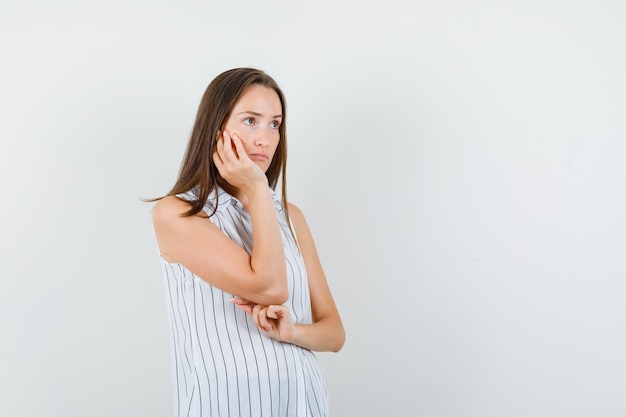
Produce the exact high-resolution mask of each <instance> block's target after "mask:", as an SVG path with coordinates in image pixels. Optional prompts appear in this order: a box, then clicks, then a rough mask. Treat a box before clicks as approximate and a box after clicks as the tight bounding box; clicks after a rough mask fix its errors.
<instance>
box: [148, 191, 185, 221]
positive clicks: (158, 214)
mask: <svg viewBox="0 0 626 417" xmlns="http://www.w3.org/2000/svg"><path fill="white" fill-rule="evenodd" d="M189 208H190V205H189V203H188V202H187V201H185V200H183V199H182V198H180V197H177V196H173V195H168V196H165V197H163V198H162V199H160V200H159V201H157V202H156V204H155V205H154V208H153V209H152V219H153V221H155V222H163V221H167V220H171V219H175V218H179V217H181V216H182V215H184V214H185V213H186V212H188V211H189Z"/></svg>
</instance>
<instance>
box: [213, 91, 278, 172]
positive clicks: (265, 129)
mask: <svg viewBox="0 0 626 417" xmlns="http://www.w3.org/2000/svg"><path fill="white" fill-rule="evenodd" d="M282 121H283V109H282V106H281V104H280V99H279V98H278V94H276V91H274V90H273V89H271V88H269V87H265V86H262V85H260V84H254V85H252V86H250V87H248V89H247V90H245V91H244V93H243V94H242V95H241V97H240V98H239V101H237V103H235V106H234V107H233V111H232V112H231V113H230V116H229V117H228V119H226V123H225V124H224V128H223V130H225V131H227V132H228V133H230V134H231V135H233V134H235V135H237V136H239V137H240V138H241V140H242V142H243V147H244V149H245V150H246V153H247V154H248V156H249V157H250V159H252V161H254V162H255V163H256V164H257V165H259V167H261V169H262V170H263V172H266V171H267V169H268V168H269V166H270V164H271V162H272V158H273V157H274V152H276V147H277V146H278V142H279V141H280V133H279V130H278V127H279V126H280V124H281V123H282Z"/></svg>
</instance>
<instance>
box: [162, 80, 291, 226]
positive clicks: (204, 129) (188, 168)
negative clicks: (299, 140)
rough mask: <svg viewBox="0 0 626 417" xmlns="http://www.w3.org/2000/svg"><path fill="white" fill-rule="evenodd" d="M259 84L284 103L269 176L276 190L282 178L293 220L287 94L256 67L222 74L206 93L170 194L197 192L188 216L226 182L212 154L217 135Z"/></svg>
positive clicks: (285, 200) (283, 192) (268, 170)
mask: <svg viewBox="0 0 626 417" xmlns="http://www.w3.org/2000/svg"><path fill="white" fill-rule="evenodd" d="M255 84H260V85H262V86H264V87H269V88H271V89H273V90H274V91H276V94H278V98H279V99H280V104H281V106H282V116H283V117H282V122H281V124H280V125H279V127H278V129H279V133H280V140H279V142H278V147H277V148H276V152H275V153H274V157H273V158H272V162H271V163H270V166H269V168H268V169H267V172H266V173H265V176H266V177H267V180H268V183H269V185H270V187H271V188H272V189H273V190H276V185H277V184H278V180H279V178H280V179H281V195H282V203H283V206H284V209H285V214H286V216H287V220H289V214H288V210H287V187H286V184H287V178H286V170H287V129H286V127H287V124H286V123H285V122H286V116H287V114H286V113H287V112H286V103H285V96H284V94H283V92H282V90H281V89H280V88H279V87H278V84H277V83H276V81H274V79H273V78H272V77H270V76H269V75H267V74H266V73H265V72H263V71H261V70H258V69H254V68H234V69H231V70H228V71H225V72H223V73H221V74H220V75H218V76H217V77H215V78H214V79H213V81H211V83H210V84H209V86H208V87H207V89H206V91H205V92H204V95H203V96H202V100H201V101H200V106H199V107H198V113H197V114H196V120H195V122H194V126H193V130H192V132H191V137H190V138H189V143H188V144H187V150H186V151H185V156H184V158H183V162H182V164H181V168H180V172H179V174H178V179H177V180H176V183H175V184H174V186H173V187H172V189H171V190H170V191H169V192H168V193H167V194H166V195H168V196H169V195H174V196H175V195H178V194H181V193H185V192H187V191H190V190H193V191H194V195H195V197H196V199H194V200H191V201H188V203H189V205H190V206H191V208H190V209H189V211H187V212H186V213H185V216H193V215H195V214H197V213H199V212H200V211H201V210H202V208H203V207H204V203H205V202H206V200H207V198H208V196H209V194H210V193H211V191H212V190H214V189H215V188H216V187H217V185H218V183H219V182H220V181H223V180H222V179H221V177H220V175H219V172H218V170H217V167H216V166H215V163H214V162H213V157H212V156H213V152H214V150H215V144H216V140H217V135H218V132H219V131H220V130H221V129H222V126H223V125H224V123H225V122H226V120H227V119H228V117H229V116H230V113H231V112H232V110H233V107H234V106H235V104H236V103H237V101H238V100H239V98H240V97H241V95H242V94H243V93H244V91H246V89H247V88H248V87H250V86H252V85H255ZM161 198H162V197H161ZM215 198H216V201H215V202H214V203H215V204H214V205H213V212H212V213H210V214H209V216H212V215H213V214H215V211H216V209H217V204H218V202H217V198H218V197H217V194H216V197H215ZM157 200H160V198H157V199H154V200H153V201H157Z"/></svg>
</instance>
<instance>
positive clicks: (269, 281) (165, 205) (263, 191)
mask: <svg viewBox="0 0 626 417" xmlns="http://www.w3.org/2000/svg"><path fill="white" fill-rule="evenodd" d="M229 138H230V137H229ZM231 140H232V143H233V144H234V146H235V147H237V150H238V152H237V153H235V152H234V151H233V149H232V147H231V146H230V143H228V144H227V146H223V142H224V140H220V143H221V144H222V145H221V146H218V153H219V154H220V157H221V159H220V162H219V164H216V165H218V168H219V169H220V173H221V174H222V176H223V177H224V178H225V179H226V180H227V181H228V182H229V183H230V184H233V183H235V184H233V185H235V186H236V187H237V188H238V189H240V190H241V191H242V192H244V193H245V195H246V198H247V202H246V205H245V207H246V210H247V211H248V213H249V214H250V217H251V219H252V230H253V231H254V233H253V243H252V245H253V249H252V254H251V255H248V253H247V252H246V251H245V250H244V249H243V248H241V247H240V246H239V245H237V244H236V243H235V242H233V241H232V240H231V239H230V238H228V237H227V236H226V235H225V234H224V233H223V232H222V231H221V230H220V229H219V228H218V227H217V226H215V225H214V224H213V223H212V222H211V221H210V220H209V219H208V218H207V217H206V215H202V214H198V215H195V216H188V217H185V216H183V213H185V212H186V211H188V210H189V205H188V204H187V203H186V202H184V201H182V200H180V199H179V198H176V197H174V196H168V197H165V198H163V199H161V200H160V201H159V202H158V203H157V204H156V206H155V208H154V211H153V215H152V220H153V224H154V230H155V233H156V238H157V243H158V246H159V250H160V252H161V256H163V258H164V259H165V260H167V261H169V262H178V263H180V264H182V265H183V266H185V267H186V268H187V269H189V270H190V271H191V272H193V273H194V274H196V275H197V276H198V277H200V278H202V279H203V280H205V281H207V282H208V283H210V284H211V285H213V286H215V287H217V288H219V289H221V290H223V291H226V292H229V293H232V294H235V295H237V296H240V297H243V298H245V299H248V300H251V301H253V302H255V303H258V304H264V305H270V304H282V303H284V302H285V301H287V298H288V288H287V272H286V264H285V254H284V248H283V243H282V237H281V233H280V227H279V224H278V218H277V214H276V209H275V207H274V202H273V201H272V197H271V194H270V189H269V186H268V184H267V178H266V177H265V174H264V173H263V172H262V171H261V170H260V168H259V167H258V166H257V165H256V164H254V162H252V161H250V159H249V158H247V155H245V152H244V151H243V148H241V150H240V149H239V148H240V147H241V143H240V142H239V141H237V140H235V139H229V140H228V142H230V141H231ZM239 155H242V157H239ZM216 162H217V161H216Z"/></svg>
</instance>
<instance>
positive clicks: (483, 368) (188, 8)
mask: <svg viewBox="0 0 626 417" xmlns="http://www.w3.org/2000/svg"><path fill="white" fill-rule="evenodd" d="M99 3H100V4H99ZM298 3H299V2H288V1H264V2H250V3H246V2H223V1H222V2H217V1H214V2H208V1H207V2H193V1H185V2H174V1H169V2H168V1H147V0H145V1H137V0H136V1H120V0H110V1H107V2H84V3H83V2H79V1H55V2H44V1H42V2H34V1H17V0H8V1H7V0H4V1H3V2H2V4H1V6H0V48H1V54H2V63H1V65H0V120H1V124H0V140H1V141H2V142H1V149H0V178H1V181H2V183H1V186H2V188H1V192H2V212H1V213H2V216H1V217H0V227H1V229H0V245H1V246H0V253H1V255H0V256H1V257H2V258H1V262H0V265H1V270H0V271H1V280H0V335H1V336H0V337H1V339H0V341H1V342H0V375H1V377H0V415H2V416H11V417H31V416H33V417H34V416H64V417H71V416H90V417H99V416H102V417H111V416H116V417H117V416H133V417H134V416H151V417H152V416H154V417H159V416H171V415H172V409H173V406H172V385H171V384H172V380H171V374H170V345H169V333H168V323H167V315H166V304H165V295H164V286H163V282H162V277H161V270H160V264H159V258H158V251H157V248H156V244H155V241H154V234H153V231H152V228H151V221H150V210H151V205H150V204H146V203H143V202H141V201H140V198H142V197H154V196H159V195H162V194H164V193H165V192H167V190H169V188H170V187H171V185H172V184H173V182H174V180H175V177H176V174H177V172H178V168H179V164H180V162H181V158H182V154H183V152H184V147H185V144H186V142H187V139H188V136H189V133H190V131H191V126H192V122H193V118H194V115H195V111H196V108H197V105H198V103H199V100H200V97H201V95H202V93H203V91H204V89H205V88H206V86H207V85H208V83H209V82H210V81H211V79H212V78H213V77H215V76H216V75H217V74H219V73H220V72H222V71H224V70H226V69H230V68H232V67H236V66H253V67H257V68H260V69H263V70H265V71H267V72H268V73H269V74H270V75H272V76H273V77H274V78H275V79H276V80H277V81H278V83H279V84H280V85H281V87H282V88H283V90H284V92H285V93H286V95H287V101H288V112H289V113H288V114H289V116H288V117H289V121H288V132H289V149H290V159H289V175H288V187H289V188H288V191H289V196H290V199H291V200H292V201H293V202H294V203H296V204H297V205H299V206H300V207H301V208H302V210H303V211H304V213H305V215H306V216H307V219H308V221H309V224H310V227H311V228H312V230H313V233H314V236H315V237H316V241H317V244H318V249H319V252H320V256H321V258H322V261H323V263H324V265H325V269H326V273H327V275H328V278H329V281H330V285H331V288H332V290H333V292H334V294H335V298H336V301H337V303H338V305H339V308H340V310H341V313H342V316H343V319H344V321H345V326H346V330H347V342H346V345H345V347H344V349H343V350H342V351H341V352H340V353H337V354H334V353H332V354H331V353H323V354H320V355H319V357H320V360H321V362H322V365H323V369H324V372H325V375H326V378H327V380H328V384H329V387H330V395H331V410H332V414H333V416H335V417H337V416H429V417H438V416H442V417H444V416H445V417H461V416H462V417H466V416H477V417H491V416H493V417H502V416H506V417H513V416H524V417H527V416H568V417H572V416H581V417H583V416H585V417H586V416H624V415H626V397H625V393H626V353H625V352H626V303H625V297H626V279H625V278H626V265H625V262H624V254H625V251H626V222H625V220H624V213H626V168H625V166H624V159H625V153H626V121H625V120H626V117H625V116H626V81H625V80H626V76H625V74H626V26H625V24H624V22H625V21H626V3H624V2H623V1H620V0H615V1H609V0H596V1H582V0H581V1H566V0H556V1H555V0H547V1H533V0H531V1H528V0H527V1H522V0H515V1H507V2H505V1H488V0H477V1H461V0H456V1H452V0H444V1H436V2H435V1H422V0H418V1H405V2H401V1H399V0H390V1H379V2H371V1H360V2H356V1H355V2H341V1H332V2H330V1H329V2H308V3H305V4H304V3H303V4H298Z"/></svg>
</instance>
